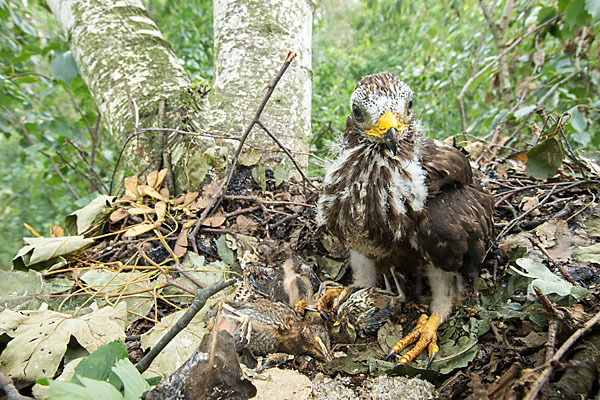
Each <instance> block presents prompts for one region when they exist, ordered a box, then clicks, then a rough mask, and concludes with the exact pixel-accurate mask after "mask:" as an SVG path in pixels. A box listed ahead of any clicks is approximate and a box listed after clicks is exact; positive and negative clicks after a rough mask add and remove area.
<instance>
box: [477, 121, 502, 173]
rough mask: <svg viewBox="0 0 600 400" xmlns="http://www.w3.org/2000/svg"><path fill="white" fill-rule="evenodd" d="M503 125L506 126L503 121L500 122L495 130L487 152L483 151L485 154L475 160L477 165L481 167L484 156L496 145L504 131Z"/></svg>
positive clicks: (486, 149)
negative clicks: (501, 132)
mask: <svg viewBox="0 0 600 400" xmlns="http://www.w3.org/2000/svg"><path fill="white" fill-rule="evenodd" d="M502 125H504V123H503V122H502V121H500V122H498V124H496V129H494V134H493V135H492V140H490V143H489V144H488V146H487V147H486V148H485V150H483V152H482V153H481V155H480V156H479V157H477V160H475V164H478V165H479V162H480V161H481V160H482V159H483V156H484V155H485V154H486V153H487V152H488V151H490V150H491V149H492V147H493V146H494V144H495V143H496V140H497V139H498V135H499V134H500V130H501V129H502Z"/></svg>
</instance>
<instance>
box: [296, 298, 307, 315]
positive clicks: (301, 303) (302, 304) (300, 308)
mask: <svg viewBox="0 0 600 400" xmlns="http://www.w3.org/2000/svg"><path fill="white" fill-rule="evenodd" d="M294 311H296V312H297V313H298V314H300V315H304V311H306V299H302V300H298V301H297V302H296V304H294Z"/></svg>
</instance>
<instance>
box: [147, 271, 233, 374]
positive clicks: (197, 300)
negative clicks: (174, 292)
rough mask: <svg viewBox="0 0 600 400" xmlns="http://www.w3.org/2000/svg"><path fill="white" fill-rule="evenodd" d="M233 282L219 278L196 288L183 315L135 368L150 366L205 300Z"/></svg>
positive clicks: (196, 312) (202, 305) (186, 324)
mask: <svg viewBox="0 0 600 400" xmlns="http://www.w3.org/2000/svg"><path fill="white" fill-rule="evenodd" d="M234 283H235V280H234V279H229V280H227V281H223V280H221V281H218V282H216V283H215V284H213V285H211V286H209V287H207V288H205V289H200V290H198V291H197V292H196V296H195V297H194V301H193V302H192V304H190V307H189V308H188V309H187V311H186V312H185V313H184V314H183V316H182V317H181V318H180V319H179V320H178V321H177V322H176V323H175V325H173V327H172V328H171V329H169V331H168V332H167V333H166V334H165V335H164V336H163V337H162V338H161V339H160V340H159V341H158V343H156V345H154V347H152V349H150V351H149V352H148V354H146V355H145V356H144V358H142V359H141V360H140V362H139V363H137V365H136V368H137V370H138V371H140V373H143V372H144V371H146V370H147V369H148V367H150V364H152V361H153V360H154V359H155V358H156V356H158V354H159V353H160V352H161V351H162V350H163V349H164V348H165V347H166V346H167V344H169V342H170V341H171V340H173V338H174V337H175V336H177V334H178V333H179V332H181V331H182V330H183V329H184V328H185V327H186V326H188V324H189V323H190V321H191V320H192V319H193V318H194V316H196V314H198V312H199V311H200V310H201V309H202V307H204V304H206V300H208V298H209V297H211V296H212V295H214V294H216V293H218V292H220V291H221V290H223V289H225V288H226V287H229V286H231V285H233V284H234Z"/></svg>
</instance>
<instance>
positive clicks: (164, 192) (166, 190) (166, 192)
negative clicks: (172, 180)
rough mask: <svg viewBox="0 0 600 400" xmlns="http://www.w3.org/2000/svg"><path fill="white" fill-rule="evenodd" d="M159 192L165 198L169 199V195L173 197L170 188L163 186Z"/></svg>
mask: <svg viewBox="0 0 600 400" xmlns="http://www.w3.org/2000/svg"><path fill="white" fill-rule="evenodd" d="M158 193H160V195H161V196H162V197H164V198H165V199H168V198H169V197H171V192H169V188H166V187H164V188H162V189H160V190H159V191H158Z"/></svg>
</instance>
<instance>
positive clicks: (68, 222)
mask: <svg viewBox="0 0 600 400" xmlns="http://www.w3.org/2000/svg"><path fill="white" fill-rule="evenodd" d="M115 200H116V197H115V196H108V195H104V194H103V195H100V196H98V197H96V198H95V199H94V200H92V202H91V203H89V204H88V205H86V206H85V207H83V208H80V209H79V210H77V211H73V212H72V213H71V214H69V215H67V216H66V217H65V228H66V229H67V232H69V233H70V234H74V235H81V234H82V233H83V232H85V231H86V230H87V229H88V228H89V227H90V226H91V225H92V223H93V222H94V220H95V219H96V217H97V216H98V215H101V214H103V213H105V212H106V211H107V210H108V209H109V208H110V206H111V204H112V202H113V201H115Z"/></svg>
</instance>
